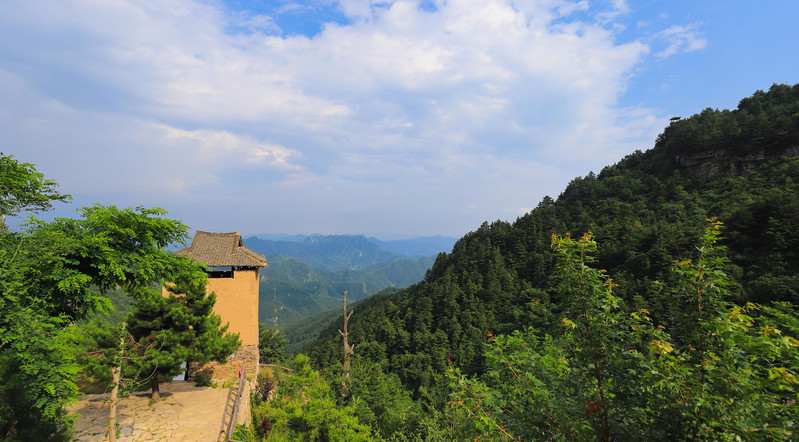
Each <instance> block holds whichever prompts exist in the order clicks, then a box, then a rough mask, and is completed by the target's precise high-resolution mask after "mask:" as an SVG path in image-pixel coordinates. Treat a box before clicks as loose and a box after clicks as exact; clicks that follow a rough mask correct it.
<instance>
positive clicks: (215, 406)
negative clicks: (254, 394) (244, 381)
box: [69, 381, 236, 442]
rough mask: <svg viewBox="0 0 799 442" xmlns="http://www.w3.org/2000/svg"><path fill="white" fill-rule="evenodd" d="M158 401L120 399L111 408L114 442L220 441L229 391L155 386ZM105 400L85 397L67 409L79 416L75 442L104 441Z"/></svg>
mask: <svg viewBox="0 0 799 442" xmlns="http://www.w3.org/2000/svg"><path fill="white" fill-rule="evenodd" d="M160 390H161V401H160V402H158V403H154V404H151V403H150V394H149V392H140V393H136V394H134V395H132V396H130V397H127V398H124V399H121V400H120V401H119V405H118V406H117V422H118V424H119V432H118V435H119V437H118V438H117V440H118V441H122V442H128V441H217V440H218V441H223V440H225V439H224V434H223V433H222V431H223V430H222V422H223V419H225V420H226V422H228V421H229V416H230V414H231V411H232V406H233V400H234V399H235V394H236V393H235V391H234V389H231V388H211V387H195V386H194V384H193V383H191V382H182V381H173V382H168V383H163V384H161V388H160ZM108 397H109V395H108V394H90V395H86V396H84V397H83V398H82V399H81V400H80V401H79V402H78V403H76V404H74V405H73V406H72V407H70V408H69V412H70V414H79V415H80V418H79V419H78V420H77V421H76V422H75V434H74V438H73V440H75V441H100V440H108V410H109V405H108V403H107V402H106V401H104V399H106V398H108ZM226 429H227V427H226V428H225V430H226Z"/></svg>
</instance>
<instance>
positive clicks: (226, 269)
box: [164, 230, 267, 381]
mask: <svg viewBox="0 0 799 442" xmlns="http://www.w3.org/2000/svg"><path fill="white" fill-rule="evenodd" d="M175 254H177V255H185V256H189V257H191V258H193V259H194V260H195V261H197V262H201V263H203V264H205V265H206V266H208V267H209V269H208V271H207V272H208V286H207V287H208V288H207V289H208V293H211V292H213V293H216V304H215V305H214V313H216V314H217V315H219V316H220V317H221V318H222V325H225V324H228V325H229V326H228V333H238V334H239V338H240V339H241V348H239V350H237V351H236V353H234V354H233V355H231V356H230V357H229V358H228V363H227V364H216V363H210V364H206V365H205V366H203V367H202V368H201V369H200V371H202V372H204V373H205V374H206V375H208V376H209V377H211V378H212V379H214V380H218V381H225V380H234V379H236V378H237V375H236V371H237V367H238V366H239V365H242V366H246V367H247V373H257V372H258V371H257V370H258V353H259V352H258V283H259V281H260V276H259V272H260V268H261V267H266V266H267V263H266V257H265V256H264V255H261V254H260V253H256V252H254V251H252V250H250V249H248V248H247V247H244V243H243V242H242V240H241V234H240V233H239V232H227V233H215V232H204V231H202V230H198V231H197V232H196V233H195V234H194V239H193V240H192V242H191V245H190V246H189V247H186V248H185V249H181V250H178V251H177V252H175ZM164 293H165V294H166V290H164Z"/></svg>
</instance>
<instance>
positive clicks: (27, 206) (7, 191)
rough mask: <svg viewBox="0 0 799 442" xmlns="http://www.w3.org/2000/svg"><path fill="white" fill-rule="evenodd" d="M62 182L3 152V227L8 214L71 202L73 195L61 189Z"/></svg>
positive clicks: (0, 157)
mask: <svg viewBox="0 0 799 442" xmlns="http://www.w3.org/2000/svg"><path fill="white" fill-rule="evenodd" d="M57 187H58V183H56V182H55V180H48V179H45V178H44V175H43V174H41V173H39V172H37V171H36V168H35V167H34V166H33V165H32V164H30V163H20V162H19V161H17V160H16V159H15V158H14V156H13V155H4V154H2V153H0V216H2V229H4V230H5V229H6V225H5V217H6V216H15V215H18V214H19V213H20V212H23V211H31V212H41V211H44V210H48V209H50V208H51V207H52V204H51V203H52V201H63V202H66V201H69V200H71V199H72V197H71V196H69V195H62V194H60V193H58V191H57Z"/></svg>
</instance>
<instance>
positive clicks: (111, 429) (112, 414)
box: [108, 322, 127, 442]
mask: <svg viewBox="0 0 799 442" xmlns="http://www.w3.org/2000/svg"><path fill="white" fill-rule="evenodd" d="M126 325H127V323H125V322H123V323H122V330H120V332H119V347H118V348H119V350H118V352H117V356H116V358H115V359H114V366H113V367H111V378H112V382H113V384H114V386H113V387H112V388H111V406H110V408H109V409H108V440H109V442H115V441H116V440H117V400H118V398H119V382H120V381H119V375H120V372H121V371H122V356H123V354H124V352H125V326H126Z"/></svg>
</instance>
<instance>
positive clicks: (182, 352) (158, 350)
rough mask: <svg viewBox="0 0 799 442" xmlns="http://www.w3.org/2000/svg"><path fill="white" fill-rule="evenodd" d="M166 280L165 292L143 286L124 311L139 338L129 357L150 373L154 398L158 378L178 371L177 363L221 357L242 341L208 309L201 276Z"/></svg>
mask: <svg viewBox="0 0 799 442" xmlns="http://www.w3.org/2000/svg"><path fill="white" fill-rule="evenodd" d="M177 281H178V282H176V283H175V284H168V285H167V289H168V291H169V295H168V296H162V295H161V293H160V292H159V291H155V290H150V289H144V290H139V291H137V292H135V294H134V296H135V297H136V303H135V304H134V307H133V312H131V314H130V316H129V317H128V330H129V332H130V335H131V337H132V338H133V339H134V340H135V342H137V343H138V346H137V347H136V352H137V354H136V355H135V357H134V358H133V361H134V363H135V364H136V365H137V368H138V371H139V373H142V374H144V375H147V376H150V385H151V387H152V399H153V400H156V401H157V400H159V398H160V392H159V381H160V379H161V378H164V377H166V378H169V379H171V378H172V377H174V376H176V375H178V374H179V373H180V372H181V371H182V369H181V367H180V365H181V364H182V363H183V362H186V363H187V368H186V370H189V369H190V368H191V366H192V364H204V363H206V362H209V361H219V362H225V361H226V359H227V357H228V356H230V355H231V354H232V353H233V352H234V351H236V349H237V348H239V346H240V345H241V341H240V340H239V336H238V334H229V333H226V332H227V328H228V325H227V324H226V325H224V326H221V318H220V317H219V315H216V314H214V313H213V307H214V304H215V303H216V294H214V293H210V294H206V285H207V280H206V279H205V278H204V277H197V276H194V277H182V278H179V279H178V280H177Z"/></svg>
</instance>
